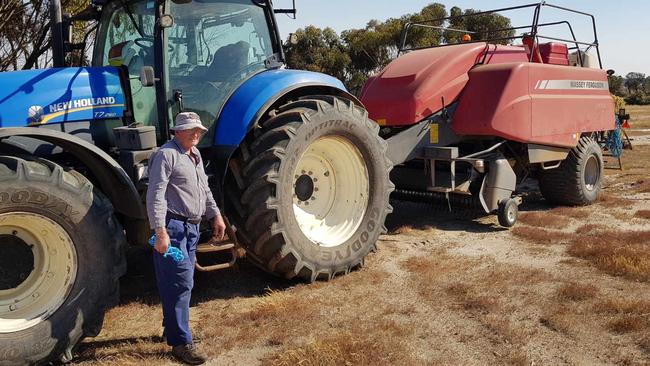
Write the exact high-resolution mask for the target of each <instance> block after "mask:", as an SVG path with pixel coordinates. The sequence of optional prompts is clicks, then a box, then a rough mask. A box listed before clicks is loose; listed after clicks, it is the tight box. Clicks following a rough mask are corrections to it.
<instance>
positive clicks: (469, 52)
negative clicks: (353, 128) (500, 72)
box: [360, 43, 485, 126]
mask: <svg viewBox="0 0 650 366" xmlns="http://www.w3.org/2000/svg"><path fill="white" fill-rule="evenodd" d="M484 50H485V44H483V43H469V44H461V45H454V46H449V47H437V48H428V49H423V50H418V51H412V52H409V53H407V54H405V55H403V56H401V57H399V58H397V59H396V60H394V61H393V62H391V63H390V64H389V65H388V66H386V67H385V68H384V69H383V70H382V71H381V72H380V73H379V74H377V75H376V76H375V77H373V78H371V79H370V80H368V82H367V83H366V85H364V88H363V91H362V94H361V98H360V99H361V102H363V104H364V105H365V106H366V108H367V109H368V112H369V114H370V118H372V119H373V120H375V121H377V122H378V123H379V124H382V125H391V126H400V125H410V124H414V123H416V122H418V121H420V120H422V119H423V118H425V117H427V116H429V115H430V114H432V113H434V112H436V111H438V110H440V109H441V108H442V103H441V97H444V99H445V103H447V104H448V103H451V102H452V101H453V100H455V99H456V98H457V97H458V95H459V94H460V92H461V91H462V90H463V88H464V87H465V83H466V82H467V80H468V77H467V71H468V70H470V69H471V68H472V67H473V66H474V65H475V64H476V63H477V62H478V61H480V57H481V55H482V53H483V51H484Z"/></svg>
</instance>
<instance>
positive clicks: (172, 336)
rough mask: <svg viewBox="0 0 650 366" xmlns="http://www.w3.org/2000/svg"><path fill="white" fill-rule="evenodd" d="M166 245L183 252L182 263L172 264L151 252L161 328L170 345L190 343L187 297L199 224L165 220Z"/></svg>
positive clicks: (189, 291)
mask: <svg viewBox="0 0 650 366" xmlns="http://www.w3.org/2000/svg"><path fill="white" fill-rule="evenodd" d="M167 233H168V234H169V239H170V245H171V246H174V247H176V248H178V249H180V250H181V251H182V252H183V256H184V257H185V258H183V260H182V261H180V262H179V263H176V262H174V260H173V259H172V258H171V257H169V256H168V257H166V258H165V257H163V255H162V254H160V253H158V252H157V251H155V250H154V254H153V264H154V268H155V271H156V284H157V285H158V292H159V293H160V300H161V302H162V307H163V326H164V327H165V337H166V338H167V344H168V345H170V346H180V345H184V344H191V343H192V332H191V331H190V324H189V322H190V297H191V294H192V287H194V264H195V263H196V245H197V243H198V241H199V225H196V224H190V223H184V222H183V221H180V220H175V219H168V220H167Z"/></svg>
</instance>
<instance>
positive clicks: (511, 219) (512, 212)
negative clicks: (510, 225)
mask: <svg viewBox="0 0 650 366" xmlns="http://www.w3.org/2000/svg"><path fill="white" fill-rule="evenodd" d="M507 214H508V222H515V216H516V213H515V209H514V208H510V209H509V210H508V212H507Z"/></svg>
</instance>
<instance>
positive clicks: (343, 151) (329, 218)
mask: <svg viewBox="0 0 650 366" xmlns="http://www.w3.org/2000/svg"><path fill="white" fill-rule="evenodd" d="M368 177H369V175H368V168H367V167H366V163H365V161H364V158H363V156H362V154H361V152H360V151H359V149H358V148H357V147H356V146H355V145H354V144H353V143H352V142H351V141H350V140H348V139H347V138H344V137H342V136H325V137H321V138H319V139H318V140H316V141H314V142H312V143H311V144H310V145H309V146H308V147H307V149H306V150H305V152H304V153H303V154H302V156H301V157H300V159H299V160H298V163H297V164H296V168H295V170H294V182H293V183H294V186H293V188H294V190H293V212H294V216H295V218H296V221H297V223H298V226H299V227H300V230H301V231H302V232H303V234H305V236H306V237H307V238H308V239H309V240H311V241H312V242H313V243H315V244H317V245H319V246H323V247H334V246H337V245H340V244H342V243H344V242H345V241H347V240H348V239H349V238H350V237H351V236H352V235H353V234H354V233H355V232H356V231H357V229H358V228H359V225H361V221H362V219H363V217H364V215H365V212H366V207H367V206H368V200H369V196H370V187H369V183H368V181H369V178H368Z"/></svg>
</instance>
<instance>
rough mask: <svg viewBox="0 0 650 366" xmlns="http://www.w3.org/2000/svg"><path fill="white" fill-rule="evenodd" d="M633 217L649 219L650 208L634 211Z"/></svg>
mask: <svg viewBox="0 0 650 366" xmlns="http://www.w3.org/2000/svg"><path fill="white" fill-rule="evenodd" d="M634 217H638V218H640V219H647V220H650V210H639V211H637V212H635V213H634Z"/></svg>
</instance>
